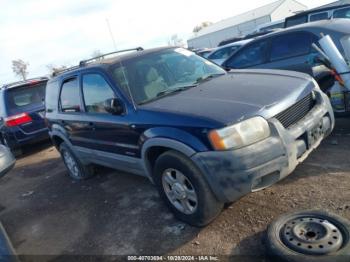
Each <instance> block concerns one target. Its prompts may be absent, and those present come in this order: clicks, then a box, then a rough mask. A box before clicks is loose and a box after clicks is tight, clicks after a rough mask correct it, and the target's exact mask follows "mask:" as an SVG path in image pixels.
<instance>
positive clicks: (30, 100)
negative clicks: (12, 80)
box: [5, 81, 46, 134]
mask: <svg viewBox="0 0 350 262" xmlns="http://www.w3.org/2000/svg"><path fill="white" fill-rule="evenodd" d="M45 87H46V81H44V82H32V83H30V84H28V85H25V86H20V87H13V88H9V89H7V90H6V92H5V103H6V111H7V114H6V115H7V117H15V116H20V115H21V114H23V113H25V114H28V115H29V116H30V118H31V119H32V121H30V122H25V123H24V124H21V125H19V126H18V127H19V128H20V129H21V131H22V132H24V133H26V134H33V133H36V132H39V131H42V130H44V129H46V126H45V121H44V114H45V104H44V100H45Z"/></svg>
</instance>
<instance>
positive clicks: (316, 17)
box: [310, 12, 329, 22]
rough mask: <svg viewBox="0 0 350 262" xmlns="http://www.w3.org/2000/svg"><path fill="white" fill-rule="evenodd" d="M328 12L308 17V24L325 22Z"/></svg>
mask: <svg viewBox="0 0 350 262" xmlns="http://www.w3.org/2000/svg"><path fill="white" fill-rule="evenodd" d="M328 18H329V17H328V12H323V13H318V14H314V15H310V22H314V21H319V20H327V19H328Z"/></svg>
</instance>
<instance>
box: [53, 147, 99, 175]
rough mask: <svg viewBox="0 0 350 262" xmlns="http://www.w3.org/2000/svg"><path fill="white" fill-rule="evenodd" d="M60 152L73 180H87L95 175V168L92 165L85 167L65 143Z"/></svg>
mask: <svg viewBox="0 0 350 262" xmlns="http://www.w3.org/2000/svg"><path fill="white" fill-rule="evenodd" d="M59 151H60V153H61V157H62V159H63V162H64V164H65V165H66V167H67V170H68V174H69V176H70V177H71V178H73V179H75V180H85V179H88V178H90V177H92V176H93V175H94V170H93V167H92V166H91V165H83V164H82V163H81V161H80V160H79V159H78V158H77V157H76V156H75V154H74V153H73V151H72V150H71V149H70V148H69V147H68V146H67V144H66V143H65V142H62V143H61V145H60V147H59Z"/></svg>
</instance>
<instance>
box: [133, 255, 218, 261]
mask: <svg viewBox="0 0 350 262" xmlns="http://www.w3.org/2000/svg"><path fill="white" fill-rule="evenodd" d="M218 260H219V259H218V257H216V256H128V261H218Z"/></svg>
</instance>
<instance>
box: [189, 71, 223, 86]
mask: <svg viewBox="0 0 350 262" xmlns="http://www.w3.org/2000/svg"><path fill="white" fill-rule="evenodd" d="M222 75H225V73H220V74H211V75H207V76H205V77H199V78H198V79H197V80H196V82H195V84H200V83H203V82H205V81H207V80H209V79H212V78H214V77H217V76H222Z"/></svg>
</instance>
